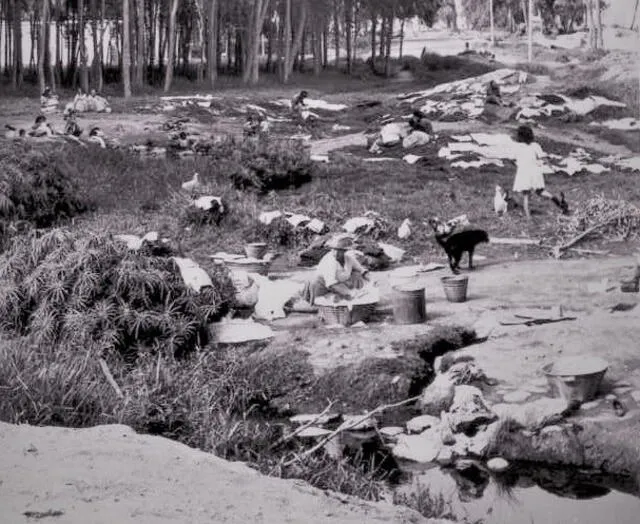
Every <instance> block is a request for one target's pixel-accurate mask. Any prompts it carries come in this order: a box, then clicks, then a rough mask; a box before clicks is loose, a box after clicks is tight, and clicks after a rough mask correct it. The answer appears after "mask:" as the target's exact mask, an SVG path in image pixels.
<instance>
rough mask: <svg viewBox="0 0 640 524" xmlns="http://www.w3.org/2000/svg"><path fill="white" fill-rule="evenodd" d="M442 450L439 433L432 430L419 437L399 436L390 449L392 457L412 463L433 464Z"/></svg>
mask: <svg viewBox="0 0 640 524" xmlns="http://www.w3.org/2000/svg"><path fill="white" fill-rule="evenodd" d="M441 449H442V443H441V441H440V433H439V432H438V431H437V430H434V429H428V430H426V431H423V432H422V433H420V434H419V435H400V436H399V437H398V442H397V444H396V445H395V446H394V447H393V448H392V450H391V452H392V453H393V456H394V457H396V458H399V459H405V460H412V461H414V462H421V463H425V462H433V461H434V460H435V458H436V457H437V456H438V454H439V453H440V450H441Z"/></svg>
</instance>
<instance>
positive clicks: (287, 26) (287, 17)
mask: <svg viewBox="0 0 640 524" xmlns="http://www.w3.org/2000/svg"><path fill="white" fill-rule="evenodd" d="M282 43H283V49H282V54H283V60H284V63H283V64H282V83H283V84H286V83H287V82H288V81H289V72H288V71H289V62H290V61H291V0H286V2H285V8H284V34H283V35H282Z"/></svg>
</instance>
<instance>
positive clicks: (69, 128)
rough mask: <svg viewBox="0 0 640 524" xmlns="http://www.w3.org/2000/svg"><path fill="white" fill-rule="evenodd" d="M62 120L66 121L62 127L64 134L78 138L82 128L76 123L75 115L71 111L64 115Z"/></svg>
mask: <svg viewBox="0 0 640 524" xmlns="http://www.w3.org/2000/svg"><path fill="white" fill-rule="evenodd" d="M64 119H65V120H66V121H67V123H66V125H65V126H64V134H65V135H71V136H75V137H79V136H80V135H81V134H82V128H81V127H80V126H79V125H78V122H76V113H75V111H71V112H70V113H69V114H68V115H65V117H64Z"/></svg>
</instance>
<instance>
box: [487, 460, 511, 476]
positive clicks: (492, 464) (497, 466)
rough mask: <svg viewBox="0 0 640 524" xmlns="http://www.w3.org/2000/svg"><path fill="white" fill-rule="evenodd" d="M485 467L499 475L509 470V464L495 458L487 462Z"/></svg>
mask: <svg viewBox="0 0 640 524" xmlns="http://www.w3.org/2000/svg"><path fill="white" fill-rule="evenodd" d="M487 467H488V468H489V469H490V470H491V471H495V472H496V473H500V472H502V471H506V470H507V469H508V468H509V463H508V462H507V461H506V460H505V459H503V458H500V457H496V458H492V459H490V460H488V461H487Z"/></svg>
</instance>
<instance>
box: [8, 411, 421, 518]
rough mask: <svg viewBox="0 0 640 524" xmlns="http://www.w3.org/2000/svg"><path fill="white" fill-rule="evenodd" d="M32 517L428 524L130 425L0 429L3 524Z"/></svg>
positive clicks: (389, 508) (411, 515)
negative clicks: (268, 474) (261, 471)
mask: <svg viewBox="0 0 640 524" xmlns="http://www.w3.org/2000/svg"><path fill="white" fill-rule="evenodd" d="M25 512H27V515H25ZM28 512H34V513H32V514H29V513H28ZM47 512H51V513H50V516H49V517H48V518H45V514H46V513H47ZM58 512H62V514H60V513H58ZM56 514H57V516H56ZM29 515H30V516H29ZM38 516H39V517H41V518H42V521H44V522H56V523H58V524H67V523H68V524H101V523H104V524H107V523H108V524H111V523H114V522H117V523H118V524H125V523H129V522H131V523H133V522H135V523H136V524H150V523H171V522H174V523H180V524H186V523H193V524H196V523H219V522H220V523H222V522H224V523H229V524H236V523H237V524H247V523H268V524H271V523H273V524H285V523H300V524H303V523H304V524H315V523H317V524H332V523H341V524H342V523H344V524H349V523H358V524H362V523H364V522H366V523H416V524H419V523H427V522H429V521H428V520H427V519H425V518H423V517H422V516H420V515H419V514H417V513H415V512H413V511H411V510H408V509H406V508H401V507H396V506H392V505H390V504H383V503H375V504H374V503H367V502H363V501H360V500H357V499H352V498H349V497H345V496H342V495H334V494H330V493H325V492H323V491H321V490H318V489H315V488H311V487H309V486H308V485H306V484H304V483H302V482H299V481H289V480H281V479H275V478H269V477H265V476H262V475H260V474H258V473H257V472H255V471H253V470H251V469H250V468H248V467H246V466H244V465H242V464H240V463H231V462H227V461H224V460H221V459H219V458H217V457H214V456H213V455H210V454H208V453H204V452H201V451H197V450H194V449H191V448H189V447H187V446H184V445H182V444H179V443H176V442H173V441H171V440H168V439H165V438H161V437H152V436H143V435H138V434H136V433H135V432H134V431H133V430H132V429H130V428H129V427H127V426H121V425H111V426H98V427H94V428H89V429H65V428H55V427H33V426H27V425H20V426H16V425H11V424H5V423H0V523H2V524H19V523H22V522H34V521H35V519H34V517H35V518H37V517H38ZM432 522H433V521H432Z"/></svg>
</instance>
